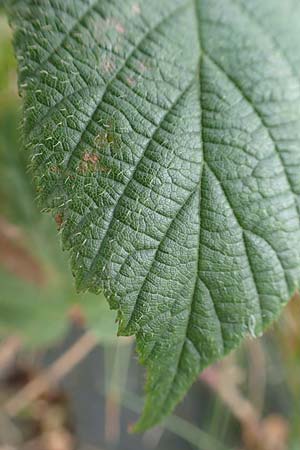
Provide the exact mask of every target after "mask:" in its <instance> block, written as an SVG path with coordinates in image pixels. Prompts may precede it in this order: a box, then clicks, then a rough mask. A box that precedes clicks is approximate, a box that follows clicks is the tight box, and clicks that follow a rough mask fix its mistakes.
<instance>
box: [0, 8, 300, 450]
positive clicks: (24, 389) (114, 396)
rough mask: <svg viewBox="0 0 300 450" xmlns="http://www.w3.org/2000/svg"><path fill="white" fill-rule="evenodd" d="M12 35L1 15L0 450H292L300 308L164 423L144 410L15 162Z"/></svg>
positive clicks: (140, 379)
mask: <svg viewBox="0 0 300 450" xmlns="http://www.w3.org/2000/svg"><path fill="white" fill-rule="evenodd" d="M20 115H21V106H20V99H19V98H18V93H17V77H16V64H15V60H14V56H13V50H12V44H11V32H10V29H9V26H8V24H7V21H6V18H5V15H4V13H3V12H2V11H1V6H0V450H75V449H79V450H110V449H122V450H127V449H128V450H135V449H136V450H144V449H145V450H146V449H157V450H176V449H178V450H189V449H199V450H300V314H299V313H300V299H299V297H295V298H294V299H293V300H292V301H291V302H290V304H289V306H288V307H287V308H286V309H285V311H284V313H283V315H282V318H281V320H280V322H279V323H277V324H276V325H275V326H274V327H273V328H272V329H271V330H269V332H268V333H267V334H266V335H265V336H264V337H262V338H260V339H259V340H253V339H251V338H250V337H249V339H248V340H247V341H246V342H245V343H244V345H243V346H242V348H240V349H239V350H238V351H236V352H235V353H232V354H231V355H230V356H229V357H228V358H226V359H225V360H224V361H222V362H221V363H219V364H217V365H215V366H213V367H211V368H209V369H207V370H206V371H205V372H204V373H202V374H201V375H200V376H199V380H198V381H197V382H196V383H195V384H194V385H193V387H192V389H191V390H190V391H189V393H188V395H187V396H186V398H185V399H184V401H183V402H182V403H181V405H180V406H179V407H178V408H177V410H176V411H175V413H174V414H173V415H172V416H171V417H169V418H168V419H167V420H166V422H165V423H164V424H163V425H162V426H160V427H157V428H155V429H153V430H150V431H148V432H147V433H145V434H143V435H133V434H131V433H130V428H131V425H132V424H133V423H134V422H135V421H136V419H137V417H138V414H139V412H140V411H141V408H142V403H143V384H144V380H145V373H144V369H143V368H141V367H140V366H139V365H138V362H137V358H136V354H135V349H134V347H135V344H134V340H133V339H130V338H116V324H115V314H114V313H112V312H110V311H109V309H108V305H107V303H106V301H105V299H104V298H103V297H101V296H94V295H92V294H84V295H80V296H79V295H77V294H76V293H75V290H74V287H73V280H72V276H71V274H70V271H69V268H68V261H67V255H65V254H64V253H63V252H62V251H61V248H60V244H59V239H58V238H57V233H59V228H60V226H61V223H60V218H59V217H55V220H53V218H51V217H50V216H49V215H46V214H42V213H41V212H40V211H39V210H38V208H37V206H36V204H35V193H34V189H33V187H32V184H31V177H30V174H28V163H29V158H28V155H27V154H26V153H25V151H23V150H22V145H21V144H22V139H21V132H20Z"/></svg>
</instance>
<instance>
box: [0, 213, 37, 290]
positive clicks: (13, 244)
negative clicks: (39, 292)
mask: <svg viewBox="0 0 300 450" xmlns="http://www.w3.org/2000/svg"><path fill="white" fill-rule="evenodd" d="M24 240H25V239H24V236H23V233H22V231H21V230H20V229H19V228H18V227H16V226H15V225H13V224H11V223H9V222H7V221H6V220H5V219H4V218H3V217H0V264H1V265H2V266H3V267H4V268H5V269H6V270H7V271H8V272H11V273H13V274H14V275H16V276H18V277H20V278H22V279H23V280H25V281H29V282H31V283H34V284H36V285H38V286H41V285H43V284H44V283H45V282H46V276H45V273H44V271H43V270H42V268H41V265H40V263H39V261H37V260H36V259H35V258H34V257H33V256H32V255H31V254H30V253H29V252H28V250H27V249H26V247H25V246H24V245H23V241H24Z"/></svg>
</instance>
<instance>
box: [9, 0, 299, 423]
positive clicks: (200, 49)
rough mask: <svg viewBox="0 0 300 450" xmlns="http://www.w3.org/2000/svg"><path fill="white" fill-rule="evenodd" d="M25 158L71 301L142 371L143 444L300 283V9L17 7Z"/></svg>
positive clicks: (158, 4)
mask: <svg viewBox="0 0 300 450" xmlns="http://www.w3.org/2000/svg"><path fill="white" fill-rule="evenodd" d="M10 16H11V19H12V22H13V26H14V28H15V30H16V34H15V45H16V51H17V56H18V60H19V66H20V88H21V92H22V95H23V96H24V115H25V124H24V130H25V137H26V146H27V148H29V149H30V151H31V152H33V167H34V174H35V177H36V180H37V186H38V189H39V192H40V195H41V202H42V204H43V205H44V206H46V207H47V208H49V209H51V210H53V211H55V213H58V212H59V214H61V217H62V218H63V225H64V230H63V242H64V245H65V247H66V248H67V249H69V250H70V251H71V255H72V268H73V271H74V274H75V277H76V281H77V286H78V288H79V289H91V290H93V291H95V292H98V291H100V290H102V289H103V290H104V292H105V294H106V296H107V298H108V300H109V302H110V305H111V307H112V308H115V309H118V317H119V321H120V326H119V333H120V334H124V335H129V334H136V336H137V343H138V350H139V354H140V359H141V361H142V362H143V363H144V364H145V365H146V366H147V368H148V380H147V391H148V399H147V403H146V407H145V412H144V415H143V417H142V419H141V421H140V422H139V425H138V427H137V428H138V429H144V428H147V427H149V426H151V425H153V424H155V423H157V422H158V421H159V420H160V419H161V418H162V417H163V416H164V415H165V414H167V413H169V412H170V410H172V408H173V407H174V406H175V404H176V403H177V402H178V401H179V400H180V399H181V398H182V397H183V395H184V393H185V392H186V390H187V389H188V387H189V386H190V385H191V383H192V382H193V381H194V380H195V379H196V377H197V374H198V373H199V372H200V371H201V370H202V369H203V368H204V367H205V366H207V365H208V364H210V363H212V362H213V361H215V360H217V359H219V358H221V357H222V356H223V355H224V354H226V353H227V352H229V351H230V350H231V349H233V348H235V347H236V346H237V345H238V344H239V342H240V341H241V339H242V338H243V337H244V336H245V335H246V334H248V333H250V334H252V335H253V336H254V335H258V334H260V333H261V332H262V330H263V329H264V328H265V327H266V326H267V325H268V324H270V323H271V322H272V321H273V320H274V319H275V318H276V317H277V316H278V314H279V312H280V310H281V309H282V305H283V304H284V303H285V302H286V301H287V300H288V299H289V298H290V296H291V294H292V293H293V292H294V291H295V290H296V288H297V285H298V281H299V270H300V222H299V211H300V205H299V194H300V177H299V168H300V151H299V143H300V73H299V69H300V52H299V38H300V29H299V20H300V4H299V1H298V0H297V1H296V0H285V1H284V2H282V1H281V0H265V1H261V0H194V1H190V0H189V1H186V0H151V1H149V0H140V1H139V2H138V1H134V0H122V1H121V0H93V1H91V0H18V1H15V2H13V4H12V5H11V7H10Z"/></svg>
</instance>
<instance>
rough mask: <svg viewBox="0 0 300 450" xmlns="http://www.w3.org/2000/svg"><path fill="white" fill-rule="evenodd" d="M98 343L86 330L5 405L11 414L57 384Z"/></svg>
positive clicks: (17, 411)
mask: <svg viewBox="0 0 300 450" xmlns="http://www.w3.org/2000/svg"><path fill="white" fill-rule="evenodd" d="M97 344H98V341H97V339H96V337H95V336H94V335H93V334H92V333H90V332H88V331H87V332H86V333H85V334H84V335H83V336H81V337H80V338H79V339H78V340H77V341H76V342H75V344H73V345H72V347H70V348H69V349H68V350H67V351H66V352H65V353H64V354H63V355H62V356H60V357H59V358H58V359H57V360H56V361H55V362H54V363H53V364H52V365H51V366H50V367H49V368H48V369H47V370H46V371H45V372H43V373H42V374H41V375H39V376H37V378H35V379H34V380H32V381H30V382H29V383H28V384H27V385H26V386H25V387H24V388H23V389H21V390H20V391H19V392H18V393H17V394H16V395H15V396H13V397H12V398H11V399H9V400H8V401H7V403H6V404H5V405H4V411H5V412H6V413H7V414H8V415H9V416H16V415H17V414H19V413H20V412H21V411H22V410H23V409H25V408H26V407H27V406H28V405H30V404H31V403H32V402H33V401H35V400H36V399H37V398H38V397H39V396H40V395H41V394H43V393H44V392H45V391H47V389H49V387H51V386H53V385H55V384H57V383H58V382H59V381H60V380H61V379H62V378H64V377H65V376H66V375H67V374H68V373H69V372H71V370H72V369H73V368H74V367H75V366H76V365H77V364H78V363H80V362H81V361H82V360H83V359H84V358H85V357H86V356H87V355H88V354H89V353H90V352H91V351H92V350H93V349H94V348H95V347H96V345H97Z"/></svg>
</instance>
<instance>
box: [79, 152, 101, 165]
mask: <svg viewBox="0 0 300 450" xmlns="http://www.w3.org/2000/svg"><path fill="white" fill-rule="evenodd" d="M82 159H83V161H85V162H90V163H92V164H97V162H98V161H99V156H98V155H97V154H96V153H89V152H85V153H84V155H83V158H82Z"/></svg>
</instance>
